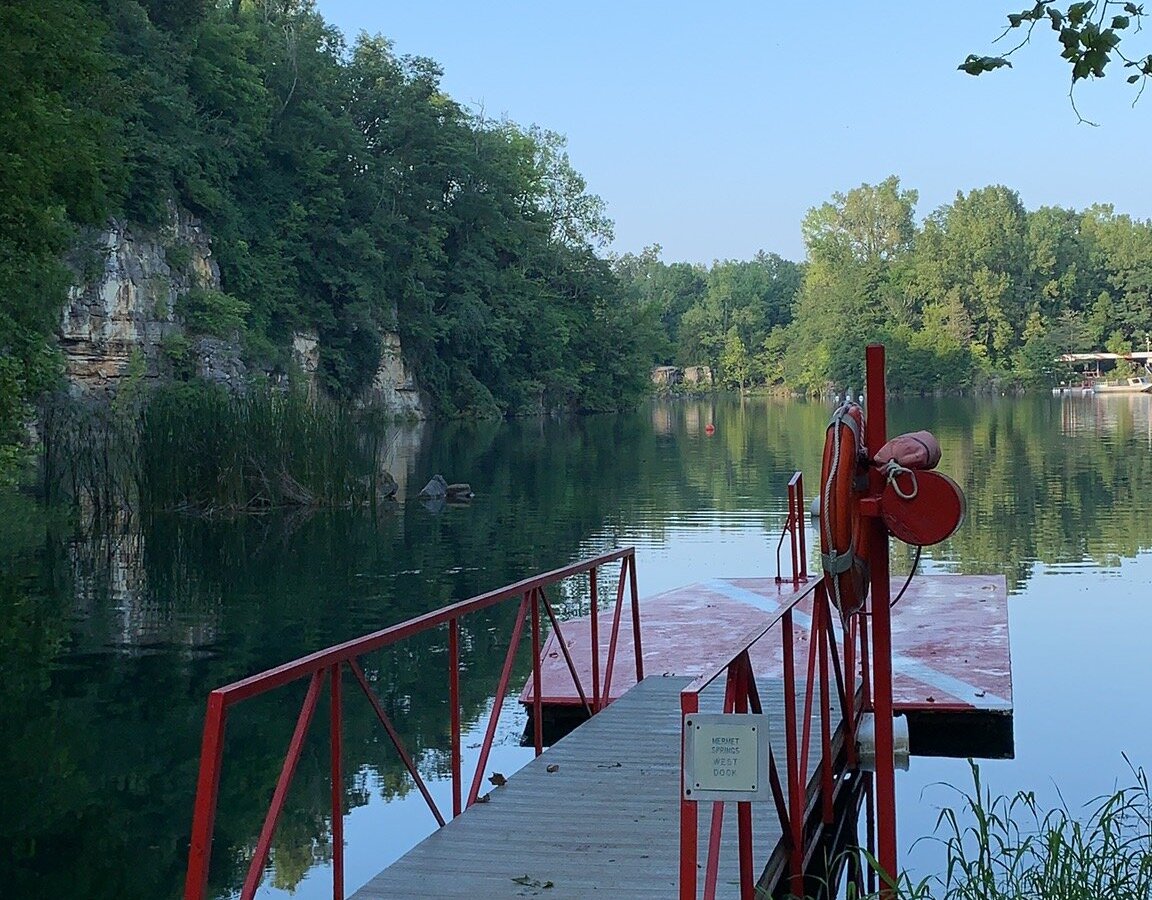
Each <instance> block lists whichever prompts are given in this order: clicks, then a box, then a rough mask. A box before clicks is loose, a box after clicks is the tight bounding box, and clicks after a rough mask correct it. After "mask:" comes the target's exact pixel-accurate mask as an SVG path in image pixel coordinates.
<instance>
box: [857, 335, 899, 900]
mask: <svg viewBox="0 0 1152 900" xmlns="http://www.w3.org/2000/svg"><path fill="white" fill-rule="evenodd" d="M866 361H867V385H868V387H867V390H868V411H867V419H866V424H865V434H866V438H865V445H866V446H867V448H868V452H869V454H873V453H875V452H876V451H877V450H879V449H880V448H881V447H882V446H883V445H884V443H885V442H886V441H887V440H888V411H887V405H886V403H887V401H886V397H885V394H886V385H885V380H884V346H883V345H882V344H870V345H869V346H868V349H867V354H866ZM868 477H869V492H870V493H871V494H872V495H873V496H876V495H878V494H879V493H880V492H881V491H882V490H883V489H884V476H883V475H881V474H880V472H879V471H878V470H877V469H876V468H875V467H872V468H871V469H870V472H869V476H868ZM867 521H868V522H869V527H870V528H871V532H872V533H871V540H870V542H869V551H870V552H869V558H870V564H871V568H872V604H871V605H872V651H873V652H872V672H873V682H872V703H873V709H874V711H875V716H876V828H877V842H876V843H877V852H878V857H877V858H878V860H879V862H880V867H881V868H882V869H883V870H884V872H885V873H886V874H887V875H888V876H889V878H890V879H892V880H895V878H896V875H897V870H896V767H895V764H894V761H893V755H892V618H891V609H890V601H891V593H890V591H891V588H890V584H889V571H888V529H887V527H886V526H885V525H884V522H883V520H882V519H880V518H879V516H873V517H871V518H870V519H868V520H867ZM884 895H885V896H891V892H890V891H888V890H885V891H884Z"/></svg>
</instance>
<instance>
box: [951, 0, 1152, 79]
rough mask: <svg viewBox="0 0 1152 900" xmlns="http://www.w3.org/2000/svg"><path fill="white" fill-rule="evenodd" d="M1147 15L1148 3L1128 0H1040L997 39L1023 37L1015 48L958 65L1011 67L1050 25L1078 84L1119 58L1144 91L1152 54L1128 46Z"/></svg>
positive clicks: (1013, 16) (976, 71) (976, 70)
mask: <svg viewBox="0 0 1152 900" xmlns="http://www.w3.org/2000/svg"><path fill="white" fill-rule="evenodd" d="M1143 18H1144V6H1143V4H1136V3H1131V2H1127V0H1123V2H1121V0H1100V2H1077V3H1070V4H1068V5H1064V4H1057V3H1049V2H1047V0H1037V2H1036V3H1035V4H1034V5H1033V6H1031V7H1028V8H1025V9H1023V10H1021V11H1020V12H1018V13H1009V14H1008V25H1007V27H1006V28H1005V29H1004V31H1003V33H1001V35H1000V37H999V38H997V40H998V41H999V40H1003V39H1004V38H1005V37H1008V36H1009V35H1013V36H1014V37H1019V40H1018V42H1017V43H1016V44H1015V45H1014V46H1012V47H1011V48H1010V49H1008V50H1007V51H1005V52H1004V53H1003V54H1001V55H1000V56H980V55H977V54H974V53H970V54H968V56H967V58H965V60H964V61H963V62H962V63H960V65H959V66H958V67H957V68H959V69H960V71H962V72H967V73H968V74H969V75H982V74H983V73H985V72H993V71H995V70H996V69H1001V68H1005V67H1009V68H1010V67H1011V66H1012V63H1011V62H1010V61H1009V59H1008V57H1010V56H1012V55H1013V54H1014V53H1015V52H1016V51H1017V50H1019V49H1020V48H1021V47H1023V46H1024V45H1025V44H1027V43H1029V42H1030V41H1031V40H1032V35H1033V32H1034V31H1035V29H1036V27H1037V26H1043V25H1047V26H1048V29H1049V30H1050V31H1051V32H1052V34H1053V36H1054V38H1055V40H1056V42H1057V43H1058V44H1059V46H1060V58H1061V59H1063V60H1064V61H1065V62H1066V63H1067V64H1068V66H1069V69H1070V75H1071V81H1072V85H1073V87H1075V85H1076V84H1077V82H1080V81H1085V80H1088V79H1093V78H1103V77H1104V76H1105V74H1106V72H1105V69H1106V68H1107V66H1108V64H1109V63H1111V62H1112V61H1113V59H1119V60H1120V61H1122V62H1123V63H1124V68H1125V69H1126V70H1128V71H1129V72H1130V74H1129V75H1128V76H1127V78H1126V79H1125V80H1126V81H1127V82H1128V84H1136V83H1137V82H1139V83H1140V90H1141V92H1143V90H1144V85H1145V83H1146V82H1147V79H1148V77H1149V76H1152V54H1146V55H1139V54H1131V55H1130V51H1129V50H1128V49H1127V48H1128V47H1129V45H1130V44H1131V40H1132V37H1133V35H1135V34H1137V33H1139V32H1140V31H1141V25H1142V22H1143ZM1122 43H1123V49H1122V47H1121V44H1122Z"/></svg>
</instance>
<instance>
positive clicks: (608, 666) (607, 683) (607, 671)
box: [603, 560, 628, 706]
mask: <svg viewBox="0 0 1152 900" xmlns="http://www.w3.org/2000/svg"><path fill="white" fill-rule="evenodd" d="M627 565H628V562H627V560H621V562H620V578H619V579H618V580H617V581H616V609H615V610H613V612H612V636H611V637H610V638H609V639H608V660H607V662H605V663H604V696H603V700H604V705H605V706H607V705H608V704H609V703H611V702H612V670H613V669H614V668H615V667H616V642H617V641H618V640H619V639H620V614H621V613H622V612H623V611H624V581H625V578H626V576H627V574H628V573H627V571H626V567H627Z"/></svg>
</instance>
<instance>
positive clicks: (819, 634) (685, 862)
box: [680, 473, 868, 900]
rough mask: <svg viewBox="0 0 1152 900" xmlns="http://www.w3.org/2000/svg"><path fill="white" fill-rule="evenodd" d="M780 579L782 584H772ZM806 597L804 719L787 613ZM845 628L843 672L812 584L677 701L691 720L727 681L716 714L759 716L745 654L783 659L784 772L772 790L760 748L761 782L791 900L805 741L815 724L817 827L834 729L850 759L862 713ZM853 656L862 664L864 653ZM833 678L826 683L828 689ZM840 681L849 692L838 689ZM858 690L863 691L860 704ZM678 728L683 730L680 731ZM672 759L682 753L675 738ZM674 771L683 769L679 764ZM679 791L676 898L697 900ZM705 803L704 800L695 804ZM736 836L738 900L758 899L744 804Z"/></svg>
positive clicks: (799, 530)
mask: <svg viewBox="0 0 1152 900" xmlns="http://www.w3.org/2000/svg"><path fill="white" fill-rule="evenodd" d="M803 514H804V503H803V482H802V479H801V478H800V475H799V473H797V474H796V475H795V476H793V478H792V479H791V481H789V483H788V519H787V521H786V523H785V535H786V536H787V537H789V538H790V543H791V554H792V572H793V575H792V579H791V580H792V582H793V584H795V585H796V586H797V587H800V586H801V585H803V584H805V583H806V582H807V568H806V563H805V557H806V550H805V547H804V527H803V521H804V520H803ZM778 580H783V579H778ZM810 596H811V597H812V599H813V604H812V625H811V633H810V636H809V641H808V659H807V661H806V662H807V673H808V678H807V683H806V685H805V688H804V705H803V713H802V714H801V715H800V716H799V717H798V716H797V705H798V699H799V698H798V697H797V688H796V642H795V640H794V637H795V624H794V618H795V613H796V610H797V608H798V607H799V605H800V604H801V603H802V602H803V601H804V600H806V599H807V598H808V597H810ZM854 624H855V623H854V620H853V621H852V622H851V623H850V627H849V628H848V629H847V630H846V632H845V635H844V645H845V646H844V651H845V654H846V656H845V659H844V666H843V668H842V667H841V661H840V653H839V646H838V643H837V635H836V631H835V628H834V627H833V616H832V606H831V603H830V602H829V599H828V594H827V591H826V590H825V588H824V581H823V579H821V580H818V581H815V582H812V583H811V584H810V585H809V586H808V587H806V588H804V589H803V590H800V591H798V592H797V593H796V594H795V595H794V597H793V598H792V599H791V600H790V601H788V602H787V603H786V604H785V606H784V607H783V608H782V609H780V610H778V611H777V612H776V613H774V614H773V615H772V616H771V618H770V619H769V620H768V621H767V622H766V623H764V624H762V625H760V626H758V627H757V628H755V629H754V630H752V631H751V632H750V633H749V634H747V635H746V636H745V637H744V639H743V640H742V641H740V642H739V643H738V644H737V649H736V651H735V652H734V653H733V654H732V656H731V657H730V658H728V659H726V660H724V661H723V662H721V663H720V664H718V665H717V666H716V667H715V668H714V669H712V670H711V671H709V672H705V673H704V674H703V675H701V676H700V677H699V678H697V679H696V680H695V681H693V682H692V683H691V684H689V685H688V686H687V687H686V688H684V690H683V691H681V693H680V709H681V713H682V717H687V716H690V715H693V714H695V713H698V712H699V711H700V694H701V692H702V691H703V690H704V689H705V688H707V687H708V686H709V685H710V684H712V683H713V682H715V681H716V680H717V679H718V678H720V676H721V675H726V686H725V696H724V707H723V708H724V712H725V713H747V712H751V713H757V714H759V713H761V710H762V708H761V704H760V697H759V692H758V690H757V687H756V679H755V675H754V673H753V671H752V663H751V656H750V651H751V649H752V647H753V646H754V645H755V644H756V643H757V642H758V641H759V640H760V639H761V638H763V637H765V636H766V635H768V634H769V633H771V632H773V631H775V630H777V629H778V630H779V631H780V635H781V645H782V650H783V657H784V671H783V683H784V710H783V716H784V734H785V754H784V755H785V768H784V779H783V781H781V777H780V771H779V769H778V767H777V761H776V754H775V752H774V748H773V747H772V746H771V745H770V746H769V754H768V775H769V784H770V787H771V791H772V796H773V801H774V803H775V806H776V811H777V815H778V816H779V818H780V823H781V827H782V829H783V834H784V839H785V843H786V846H787V848H788V876H789V886H788V887H789V890H790V891H791V892H792V894H794V895H795V896H804V895H805V894H804V881H803V879H804V862H805V859H806V856H807V854H808V852H809V850H810V848H809V847H808V846H807V843H806V841H807V839H808V829H807V828H806V827H805V824H806V819H807V817H808V815H809V811H808V809H807V791H806V781H807V771H808V758H809V752H810V746H809V744H810V740H809V737H810V735H811V731H812V725H813V723H814V717H815V716H816V715H817V714H818V715H819V717H820V718H819V722H820V745H821V746H820V750H821V760H820V773H821V790H822V792H823V793H824V794H825V796H824V797H823V798H822V800H823V802H822V805H821V807H820V814H821V818H822V820H823V822H824V824H825V825H830V824H831V823H832V819H833V807H832V802H831V801H832V793H833V790H834V787H835V777H836V773H835V772H834V771H833V765H834V764H835V761H834V760H833V759H832V736H833V735H834V734H835V733H836V731H837V730H838V729H841V728H843V729H844V736H845V744H846V748H847V752H848V753H849V754H851V753H852V752H853V751H854V746H855V731H856V726H857V723H858V719H859V715H860V713H861V707H862V704H856V703H855V699H856V698H855V693H856V685H857V683H858V682H859V681H860V680H863V681H865V682H866V681H867V678H868V671H867V666H866V665H865V666H862V671H860V672H859V673H858V670H857V669H856V660H857V657H856V654H855V642H856V640H857V639H858V638H859V637H860V636H861V635H862V633H863V629H859V628H856V627H854ZM860 655H861V657H862V658H864V659H866V656H865V651H862V652H861V654H860ZM833 678H835V684H833ZM845 679H849V683H848V684H846V683H845ZM817 686H819V701H818V702H819V709H818V710H816V709H815V705H816V702H817V701H816V693H815V692H816V687H817ZM867 690H868V688H867V685H866V684H865V685H864V691H865V696H867ZM833 691H835V696H836V697H837V698H838V699H839V706H840V709H839V717H838V718H836V719H834V718H833V704H832V697H833ZM682 727H683V725H682ZM681 737H682V743H681V752H682V753H683V747H684V743H683V734H682V736H681ZM682 764H683V760H682ZM683 788H684V785H683V784H681V797H682V799H681V803H680V898H681V900H696V897H697V882H698V868H697V867H698V853H699V847H698V837H697V829H698V824H699V819H698V817H699V803H700V802H701V801H697V800H690V799H683V798H685V797H686V795H685V794H684V793H683ZM703 802H709V801H703ZM723 805H724V804H723V801H713V807H712V811H711V822H712V826H711V828H710V830H709V842H708V843H709V845H708V853H707V857H706V861H705V864H704V897H705V898H706V900H708V898H712V897H715V893H716V885H717V882H718V878H719V871H718V869H719V858H720V839H721V829H722V826H723ZM736 808H737V834H738V859H739V881H740V894H741V897H742V898H745V900H751V898H754V897H756V896H757V886H756V880H757V879H756V876H755V873H754V869H753V864H752V863H753V861H752V850H751V848H752V811H751V810H752V807H751V803H750V802H748V801H740V802H738V803H737V807H736Z"/></svg>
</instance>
